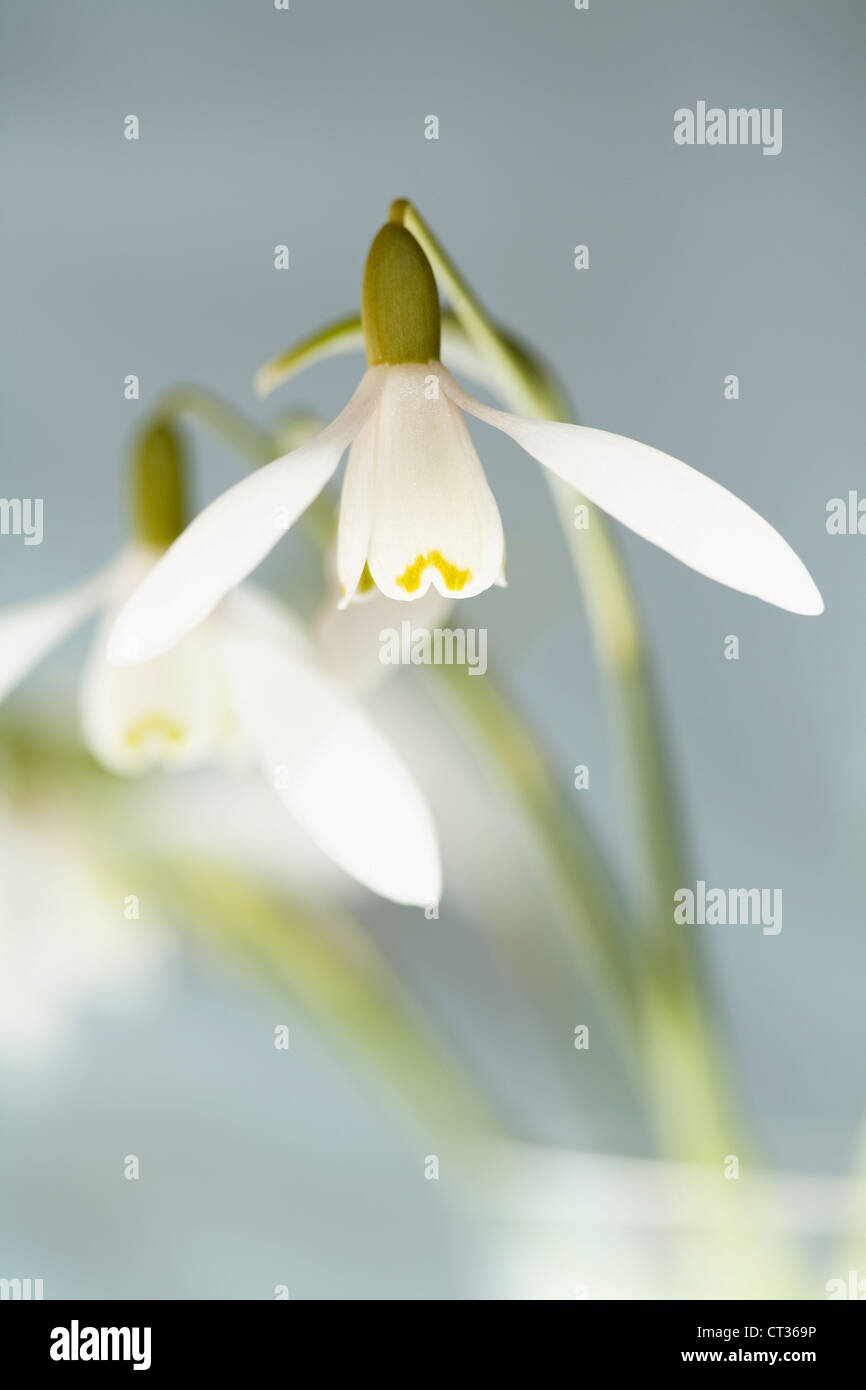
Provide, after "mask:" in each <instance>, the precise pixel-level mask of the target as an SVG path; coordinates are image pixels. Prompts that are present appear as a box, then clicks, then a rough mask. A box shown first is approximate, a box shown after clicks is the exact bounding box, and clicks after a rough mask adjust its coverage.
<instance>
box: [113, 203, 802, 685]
mask: <svg viewBox="0 0 866 1390" xmlns="http://www.w3.org/2000/svg"><path fill="white" fill-rule="evenodd" d="M362 317H363V323H364V334H365V342H366V348H367V359H368V364H369V365H368V368H367V371H366V372H365V374H364V376H363V378H362V380H361V382H360V385H359V386H358V389H357V390H356V392H355V394H354V395H353V396H352V399H351V400H350V401H349V403H348V405H347V406H346V407H345V409H344V410H342V411H341V412H340V414H339V415H338V416H337V417H336V419H335V420H333V421H332V422H331V424H329V425H327V426H326V427H325V428H324V429H323V430H321V431H320V432H319V433H318V434H317V435H316V436H315V437H314V438H313V439H311V440H309V441H308V442H307V443H305V444H303V445H302V446H301V447H300V448H298V449H295V450H294V451H293V452H292V453H289V454H287V455H286V456H285V457H283V458H280V459H276V460H275V461H274V462H273V463H270V464H268V465H267V466H266V467H265V468H262V469H260V470H259V471H258V472H257V473H255V474H254V475H252V476H251V477H249V478H246V479H245V480H244V481H243V482H241V483H238V484H237V485H236V486H235V487H233V488H230V489H229V491H228V492H225V493H223V495H222V496H221V497H219V498H218V499H217V500H216V501H215V502H213V503H212V504H211V505H210V506H209V507H207V508H205V510H204V511H203V512H201V513H200V515H199V516H197V517H196V519H195V520H194V521H193V522H192V524H191V525H190V526H189V527H188V528H187V529H186V531H184V533H183V534H182V535H181V536H180V537H179V538H178V539H177V540H176V541H175V543H174V544H173V545H172V546H171V547H170V548H169V549H168V551H167V553H166V554H165V556H164V557H163V558H162V560H161V561H160V562H159V564H158V565H157V566H156V567H155V568H154V570H153V571H152V573H151V574H150V575H149V576H148V578H147V580H146V581H145V583H144V584H143V585H142V587H141V588H140V590H139V591H138V592H137V593H136V594H135V595H133V597H132V599H131V600H130V602H129V604H128V605H127V606H126V608H125V609H124V611H123V613H122V614H121V616H120V619H119V621H118V624H117V626H116V628H115V631H114V633H113V636H112V640H111V648H110V659H111V660H112V661H117V662H124V661H128V660H131V659H132V660H134V659H136V657H135V656H134V655H133V656H131V655H130V653H137V654H138V657H140V658H150V657H154V656H156V655H158V654H159V653H161V652H164V651H166V650H168V649H169V648H170V647H171V646H173V644H174V643H175V642H177V641H178V639H179V638H180V637H181V636H182V635H183V634H184V633H185V632H187V631H189V629H190V628H192V627H194V626H195V625H196V624H198V623H200V622H201V621H202V620H203V619H204V618H205V617H207V615H208V614H209V613H210V612H211V611H212V610H213V608H214V607H215V606H216V604H217V603H219V602H220V600H221V599H222V598H223V596H224V595H225V594H226V593H227V592H228V591H229V590H230V589H232V588H233V587H234V586H235V585H236V584H238V583H239V582H240V581H241V580H242V579H244V578H245V577H246V576H247V575H248V574H249V573H250V572H251V571H252V570H253V569H255V567H256V566H257V565H258V564H259V563H260V562H261V561H262V560H263V559H264V557H265V556H266V555H267V554H268V552H269V551H270V550H271V549H272V547H273V546H274V545H275V544H276V543H277V541H278V540H279V538H280V536H281V535H283V534H284V533H285V531H286V530H287V529H288V527H290V526H291V525H292V524H293V523H294V522H295V521H296V520H297V519H298V517H299V516H300V515H301V514H302V513H303V512H304V511H305V509H306V508H307V507H308V506H309V505H310V503H311V502H312V501H313V499H314V498H315V497H316V496H317V494H318V493H319V492H321V490H322V489H323V488H324V487H325V485H326V483H327V482H328V481H329V479H330V478H331V477H332V475H333V474H334V473H335V471H336V469H337V466H338V464H339V462H340V459H341V457H342V455H343V453H344V452H345V451H346V449H348V450H349V459H348V464H347V468H346V475H345V480H344V483H343V490H342V499H341V505H340V518H339V535H338V554H337V566H338V572H339V579H340V585H341V590H342V599H341V601H342V602H343V603H348V602H350V601H351V600H352V599H353V598H355V597H357V596H359V595H360V594H363V592H364V591H365V590H367V589H369V588H370V587H371V586H372V585H375V586H376V587H377V588H378V589H379V590H381V592H382V593H383V594H385V595H387V596H388V597H390V598H392V599H395V600H398V601H406V602H408V601H411V600H414V599H417V598H419V597H421V596H422V595H423V594H425V593H426V592H427V590H428V588H429V587H430V586H431V585H434V586H435V587H436V589H438V590H439V592H440V593H442V594H443V595H450V596H454V597H464V598H465V597H468V596H469V595H472V594H478V593H481V592H482V591H483V590H485V589H487V588H489V587H490V586H491V585H492V584H495V583H497V582H502V581H503V565H504V550H505V547H504V539H503V531H502V523H501V520H500V516H499V510H498V507H497V505H496V501H495V499H494V497H493V493H492V492H491V490H490V487H489V485H488V483H487V479H486V477H485V475H484V470H483V468H482V466H481V463H480V461H479V458H478V455H477V453H476V450H475V447H474V445H473V443H472V440H471V438H470V436H469V431H468V429H467V427H466V422H465V419H464V415H472V416H475V417H476V418H477V419H479V420H482V421H484V422H485V423H486V424H489V425H492V426H493V428H494V429H498V430H501V431H503V432H504V433H505V434H507V435H509V436H510V437H511V438H512V439H514V440H515V441H516V442H517V443H518V444H519V445H520V446H521V448H522V449H524V450H525V451H526V453H528V454H529V455H530V456H531V457H533V458H534V459H536V460H538V462H539V463H541V464H543V465H544V467H546V468H549V469H550V470H551V471H552V472H553V473H555V474H556V475H557V476H558V477H560V478H562V479H564V480H565V481H566V482H567V483H570V484H572V485H573V486H574V487H575V488H576V489H577V490H578V491H579V492H580V493H581V494H582V495H583V496H584V497H586V498H588V499H589V500H590V501H591V502H593V503H595V505H596V506H598V507H600V508H601V509H602V510H603V511H605V512H607V513H608V514H609V515H610V516H612V517H614V518H615V519H616V520H617V521H619V522H621V523H622V524H623V525H625V526H628V527H629V528H630V529H631V530H633V531H635V532H636V533H637V534H638V535H639V536H642V537H644V539H646V540H649V541H652V542H653V543H654V544H655V545H658V546H660V547H661V548H662V549H664V550H666V551H668V553H669V554H671V555H673V556H675V557H676V559H678V560H681V561H682V562H683V563H684V564H686V565H689V566H691V568H692V569H695V570H697V571H698V572H699V573H701V574H704V575H706V576H708V577H709V578H710V579H715V580H717V581H718V582H720V583H722V584H727V585H729V586H730V587H731V588H733V589H738V590H740V591H742V592H743V593H746V594H752V595H755V596H756V597H758V598H761V599H764V600H765V601H766V602H768V603H773V604H776V605H778V606H779V607H780V608H784V609H788V610H790V611H791V612H794V613H802V614H817V613H820V612H822V610H823V602H822V599H821V595H820V593H819V592H818V589H817V587H816V585H815V583H814V581H813V580H812V578H811V576H810V575H809V572H808V570H807V569H806V567H805V565H804V564H803V562H802V561H801V560H800V559H799V558H798V556H797V555H796V554H795V552H794V551H793V550H792V549H791V547H790V546H789V545H788V543H787V542H786V541H785V540H784V539H783V538H782V536H780V535H779V533H778V532H777V531H776V530H774V528H773V527H772V526H771V525H770V524H769V522H767V521H765V520H764V519H763V518H762V517H760V516H759V515H758V514H757V512H755V511H753V510H752V508H751V507H749V506H748V505H747V504H746V503H745V502H742V501H740V500H739V498H737V497H735V496H734V495H733V493H731V492H729V491H728V490H727V489H726V488H724V487H722V486H721V485H720V484H719V483H716V482H714V481H713V480H712V479H711V478H708V477H706V476H704V474H702V473H699V472H697V471H696V470H695V469H694V468H690V467H689V466H688V465H687V464H685V463H680V462H679V461H678V460H677V459H674V458H671V457H670V456H669V455H667V454H664V453H662V452H660V451H659V450H658V449H653V448H651V447H649V446H648V445H646V444H639V443H636V442H635V441H634V440H631V439H626V438H624V437H622V436H620V435H616V434H608V433H606V432H605V431H603V430H597V429H590V428H587V427H585V426H582V425H572V424H564V423H561V422H558V421H550V420H536V419H527V418H524V417H522V416H519V415H512V414H507V413H505V412H504V411H501V410H496V409H493V408H492V407H491V406H488V405H484V404H483V403H482V402H480V401H477V400H475V399H474V398H473V397H472V396H470V395H468V394H467V393H466V392H465V391H464V390H463V389H462V388H461V387H460V386H459V384H458V383H457V381H456V380H455V379H454V377H453V376H451V374H450V373H449V372H448V371H446V369H445V368H444V367H443V366H442V363H441V361H440V360H439V349H440V316H439V301H438V295H437V291H436V285H435V280H434V278H433V272H432V270H431V269H430V265H429V262H428V261H427V258H426V256H425V255H424V252H423V251H422V249H421V247H420V245H419V244H418V242H417V241H416V240H415V238H414V237H413V236H412V235H411V233H410V232H408V231H407V230H406V229H405V228H404V227H402V226H400V225H398V224H397V223H396V222H389V223H387V224H386V225H385V226H384V227H383V228H382V229H381V231H380V232H379V234H378V236H377V237H376V239H375V241H374V242H373V246H372V248H371V251H370V255H369V257H368V260H367V268H366V271H365V275H364V285H363V293H362Z"/></svg>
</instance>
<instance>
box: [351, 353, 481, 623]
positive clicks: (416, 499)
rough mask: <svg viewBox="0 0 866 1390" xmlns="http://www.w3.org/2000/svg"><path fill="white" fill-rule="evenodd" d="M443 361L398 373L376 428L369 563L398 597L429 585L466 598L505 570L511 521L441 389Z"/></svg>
mask: <svg viewBox="0 0 866 1390" xmlns="http://www.w3.org/2000/svg"><path fill="white" fill-rule="evenodd" d="M446 375H447V373H446V372H445V369H444V367H443V366H442V365H441V363H439V362H428V363H423V364H417V365H405V366H400V367H389V368H388V375H387V378H386V381H385V389H384V391H383V392H382V398H381V400H380V402H379V406H378V410H377V415H376V421H377V431H378V432H377V437H376V447H375V485H374V486H375V496H374V510H373V530H372V533H371V536H370V551H369V556H368V564H369V566H370V573H371V574H372V576H373V579H374V580H375V582H376V585H377V587H378V588H379V589H380V590H381V591H382V593H383V594H386V595H387V596H388V597H389V598H394V599H399V600H401V601H404V602H405V601H406V600H407V599H413V598H418V597H420V595H421V594H423V593H425V592H426V591H427V588H428V587H429V585H430V583H431V582H432V583H433V584H435V586H436V588H437V589H439V591H440V593H443V594H455V595H459V596H460V597H462V598H467V597H469V595H470V594H478V593H481V592H482V590H484V589H487V588H489V587H490V585H491V584H494V583H495V582H496V579H497V577H498V575H499V573H500V570H501V568H502V559H503V552H504V542H503V536H502V522H501V521H500V519H499V510H498V508H497V506H496V502H495V500H494V497H493V493H492V492H491V491H490V488H489V486H488V483H487V479H486V478H485V476H484V470H483V469H482V467H481V464H480V462H479V460H478V455H477V454H476V452H475V448H474V446H473V443H472V440H471V439H470V437H469V431H468V430H467V428H466V425H465V423H464V421H463V419H462V417H461V415H460V412H459V410H457V409H456V408H455V406H454V405H453V404H452V403H451V401H450V400H449V399H448V397H447V396H446V395H445V394H444V392H442V391H441V389H440V390H439V391H438V393H437V395H436V397H434V398H432V399H428V394H429V392H430V391H431V390H433V389H435V385H434V383H436V384H438V380H439V378H440V377H444V376H446Z"/></svg>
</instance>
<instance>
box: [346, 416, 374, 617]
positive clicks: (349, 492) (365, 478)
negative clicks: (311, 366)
mask: <svg viewBox="0 0 866 1390" xmlns="http://www.w3.org/2000/svg"><path fill="white" fill-rule="evenodd" d="M377 421H378V412H377V411H374V412H373V414H372V415H371V416H370V418H369V420H368V421H367V423H366V424H365V425H364V428H363V429H362V430H361V432H360V434H358V435H356V436H355V439H354V440H353V442H352V447H351V449H350V450H349V459H348V462H347V464H346V476H345V478H344V479H343V490H342V493H341V494H340V521H339V526H338V529H337V577H338V579H339V581H340V587H341V589H342V596H341V599H340V606H341V607H342V608H345V607H346V605H347V604H349V603H351V601H352V599H353V597H354V595H355V590H356V589H357V587H358V580H359V579H360V578H361V575H362V574H363V572H364V566H365V564H366V563H367V550H368V548H369V545H370V532H371V531H372V528H373V476H374V475H373V469H374V460H375V448H376V433H377V429H376V427H377Z"/></svg>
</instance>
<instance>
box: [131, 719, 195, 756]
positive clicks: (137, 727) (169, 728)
mask: <svg viewBox="0 0 866 1390" xmlns="http://www.w3.org/2000/svg"><path fill="white" fill-rule="evenodd" d="M154 738H158V739H161V740H162V742H163V743H183V741H184V739H185V738H186V730H185V729H184V728H183V727H182V726H181V725H180V724H177V723H175V721H174V720H173V719H171V718H170V717H169V716H168V715H167V714H144V715H142V717H141V719H137V720H136V721H135V723H134V724H130V726H129V728H128V729H127V731H126V734H125V736H124V740H123V741H124V743H125V744H126V746H127V747H128V748H143V747H144V746H145V745H146V744H147V743H150V741H151V740H152V739H154Z"/></svg>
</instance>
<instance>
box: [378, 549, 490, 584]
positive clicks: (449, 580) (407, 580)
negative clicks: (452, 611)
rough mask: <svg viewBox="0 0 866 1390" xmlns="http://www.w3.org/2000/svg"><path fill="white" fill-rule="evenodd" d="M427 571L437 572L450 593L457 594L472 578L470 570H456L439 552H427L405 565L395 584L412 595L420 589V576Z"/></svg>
mask: <svg viewBox="0 0 866 1390" xmlns="http://www.w3.org/2000/svg"><path fill="white" fill-rule="evenodd" d="M427 569H437V570H438V571H439V573H440V574H441V576H442V578H443V580H444V581H445V585H446V588H447V589H448V590H449V592H450V593H458V594H459V593H460V591H461V589H465V587H466V585H467V583H468V581H469V580H470V579H471V578H472V571H471V570H461V569H458V568H457V566H456V565H453V564H452V563H451V561H450V560H446V559H445V556H444V555H443V554H442V553H441V552H440V551H438V550H428V551H427V554H426V555H418V556H417V557H416V559H414V560H413V561H412V564H411V565H407V566H406V569H405V570H404V571H403V573H402V574H401V575H398V576H397V581H396V582H397V584H398V585H399V586H400V588H401V589H405V590H406V593H407V594H414V593H415V592H416V590H417V589H418V588H420V585H421V576H422V575H423V573H424V571H425V570H427Z"/></svg>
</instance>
